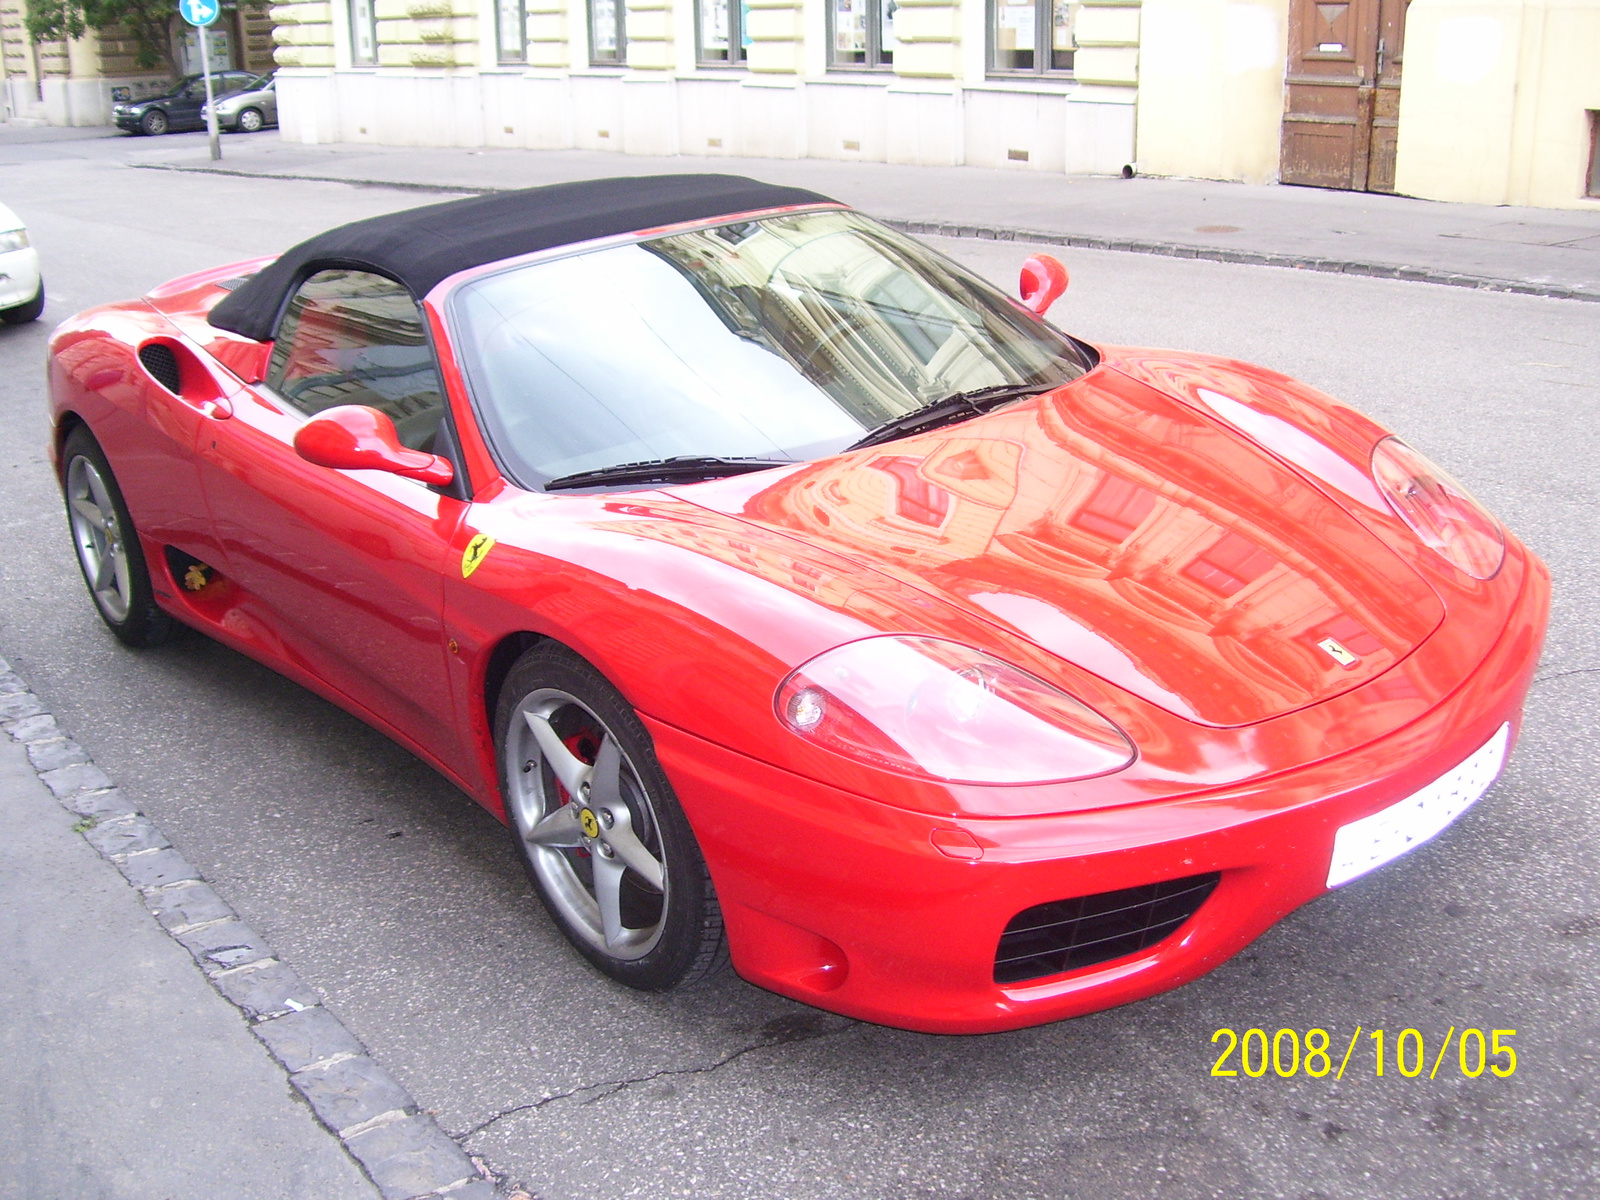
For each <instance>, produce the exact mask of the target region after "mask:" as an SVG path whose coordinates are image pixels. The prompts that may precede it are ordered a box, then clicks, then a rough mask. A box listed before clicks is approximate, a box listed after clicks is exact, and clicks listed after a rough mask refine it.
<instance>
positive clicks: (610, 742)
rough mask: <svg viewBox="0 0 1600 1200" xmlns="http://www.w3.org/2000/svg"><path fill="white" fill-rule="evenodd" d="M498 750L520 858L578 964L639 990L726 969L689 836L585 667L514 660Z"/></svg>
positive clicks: (649, 754) (617, 704)
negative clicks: (578, 956)
mask: <svg viewBox="0 0 1600 1200" xmlns="http://www.w3.org/2000/svg"><path fill="white" fill-rule="evenodd" d="M495 745H496V748H497V750H498V751H499V758H500V786H501V794H502V795H503V796H504V797H505V801H506V816H507V823H508V824H509V826H510V828H511V834H512V840H513V841H514V843H515V844H516V847H517V853H518V855H519V856H520V857H521V859H522V861H523V865H524V866H525V867H526V868H527V870H528V875H529V877H530V878H531V879H532V880H533V885H534V887H535V888H536V889H537V890H538V893H539V898H540V899H541V900H542V901H543V902H544V906H545V908H546V909H548V910H549V912H550V915H551V916H552V917H554V918H555V921H556V924H557V925H558V926H559V927H560V929H561V932H562V933H563V934H565V935H566V937H567V940H568V941H570V942H571V943H572V944H573V946H574V947H576V948H577V950H578V952H579V953H580V954H582V955H583V956H584V957H585V958H587V959H588V960H589V961H590V962H591V963H593V964H594V965H595V966H596V967H598V968H599V969H600V970H601V971H603V972H605V974H607V975H609V976H610V977H611V978H613V979H615V980H617V981H618V982H619V983H625V984H627V985H628V986H629V987H634V988H639V989H641V990H644V991H666V990H667V989H669V988H673V987H677V986H679V985H681V984H686V983H692V982H694V981H696V980H698V979H700V978H702V977H704V976H706V975H709V974H711V973H713V972H714V971H716V970H718V969H719V968H720V967H721V966H722V965H723V964H725V963H726V961H727V950H726V944H725V940H724V938H723V931H722V912H721V909H720V908H719V907H718V904H717V897H716V893H715V891H714V890H713V889H712V886H711V877H710V875H709V874H708V873H707V871H706V865H705V860H704V859H703V858H702V857H701V855H700V848H699V845H698V844H697V843H696V842H695V838H694V833H693V832H692V831H691V830H690V828H689V822H688V820H687V818H685V816H684V815H683V810H682V809H681V808H679V806H678V802H677V799H676V797H675V796H674V795H673V792H672V787H671V785H670V784H669V783H668V782H667V778H666V775H665V774H664V773H663V772H662V770H661V765H660V764H659V763H658V762H657V761H656V756H655V752H654V751H653V750H652V749H651V746H650V737H649V734H648V733H647V732H646V731H645V728H644V726H643V724H642V723H641V722H640V721H639V718H638V716H637V714H635V713H634V711H633V709H632V708H631V707H630V706H629V705H628V702H627V701H626V700H624V699H623V698H622V696H621V694H620V693H618V691H617V690H616V689H615V688H614V687H612V686H611V684H610V683H608V682H607V681H606V679H605V678H604V677H603V676H602V675H601V674H600V673H599V672H598V671H596V670H595V669H594V667H592V666H591V665H590V664H589V663H587V662H586V661H584V660H583V659H582V658H580V657H578V656H577V655H576V654H574V653H572V652H571V651H570V650H567V649H565V648H564V647H561V646H557V645H555V644H554V643H545V644H544V645H540V646H536V647H534V648H533V649H532V650H530V651H528V652H527V653H526V654H524V655H523V656H522V658H521V659H519V660H518V661H517V663H516V665H515V666H513V667H512V669H511V672H510V674H509V675H508V676H507V678H506V682H505V685H504V687H503V689H502V691H501V693H500V704H499V708H498V711H497V713H496V721H495Z"/></svg>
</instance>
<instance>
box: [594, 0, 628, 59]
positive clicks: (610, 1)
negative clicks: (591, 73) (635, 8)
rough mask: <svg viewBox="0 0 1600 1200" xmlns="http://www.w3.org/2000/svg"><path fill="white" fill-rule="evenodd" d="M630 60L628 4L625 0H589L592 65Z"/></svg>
mask: <svg viewBox="0 0 1600 1200" xmlns="http://www.w3.org/2000/svg"><path fill="white" fill-rule="evenodd" d="M627 63H628V29H627V7H626V5H624V3H623V0H589V65H590V66H591V67H622V66H626V65H627Z"/></svg>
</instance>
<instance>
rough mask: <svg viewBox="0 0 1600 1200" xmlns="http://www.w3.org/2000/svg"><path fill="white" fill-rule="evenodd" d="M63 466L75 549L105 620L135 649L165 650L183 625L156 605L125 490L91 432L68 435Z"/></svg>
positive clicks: (81, 429) (82, 429) (84, 428)
mask: <svg viewBox="0 0 1600 1200" xmlns="http://www.w3.org/2000/svg"><path fill="white" fill-rule="evenodd" d="M61 461H62V464H63V467H64V471H63V479H64V482H65V484H66V493H67V523H68V525H69V526H70V527H71V529H72V544H73V548H74V549H76V550H77V552H78V567H79V568H80V569H81V570H82V571H83V581H84V583H86V584H88V585H89V595H90V596H91V597H92V598H93V600H94V606H95V608H96V610H98V612H99V613H100V618H101V620H103V621H104V622H105V623H106V625H107V627H108V628H110V630H111V632H112V633H114V634H116V635H117V638H118V639H119V640H120V641H122V642H124V643H125V644H127V645H129V646H158V645H160V644H161V643H162V642H165V641H167V640H168V639H169V638H171V637H172V635H173V634H174V633H175V632H177V629H178V623H177V622H176V621H174V620H173V619H172V618H171V617H170V616H168V615H167V614H166V613H165V612H163V611H162V610H161V608H160V606H158V605H157V604H156V598H155V592H154V591H153V589H152V588H151V586H150V571H149V568H148V567H147V566H146V565H145V559H144V550H143V548H142V547H141V546H140V545H139V534H138V532H137V531H136V530H135V529H134V527H133V518H132V517H130V516H129V515H128V506H127V504H126V503H125V502H124V501H123V499H122V489H121V488H119V487H118V486H117V478H116V476H115V475H113V474H112V473H111V464H110V463H108V462H107V461H106V456H105V452H104V451H102V450H101V449H100V443H99V442H97V441H95V440H94V435H93V434H91V433H90V432H89V429H88V427H87V426H85V425H80V426H78V428H76V429H74V430H73V431H72V433H71V434H69V435H68V437H67V442H66V445H65V446H64V447H62V452H61Z"/></svg>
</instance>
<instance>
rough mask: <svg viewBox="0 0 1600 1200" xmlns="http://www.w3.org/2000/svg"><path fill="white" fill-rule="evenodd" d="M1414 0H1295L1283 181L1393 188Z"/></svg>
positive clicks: (1291, 19)
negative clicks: (1403, 68)
mask: <svg viewBox="0 0 1600 1200" xmlns="http://www.w3.org/2000/svg"><path fill="white" fill-rule="evenodd" d="M1408 3H1410V0H1350V2H1349V3H1327V2H1326V0H1291V4H1290V7H1289V77H1288V89H1287V97H1286V101H1285V106H1284V114H1283V151H1282V163H1281V167H1280V171H1279V177H1280V178H1281V179H1282V180H1283V182H1284V183H1299V184H1306V185H1309V186H1311V187H1327V188H1345V189H1348V190H1351V191H1357V192H1392V191H1394V151H1395V140H1396V136H1397V130H1398V125H1399V122H1398V117H1399V113H1400V58H1401V50H1402V47H1403V45H1404V40H1405V24H1406V5H1407V4H1408Z"/></svg>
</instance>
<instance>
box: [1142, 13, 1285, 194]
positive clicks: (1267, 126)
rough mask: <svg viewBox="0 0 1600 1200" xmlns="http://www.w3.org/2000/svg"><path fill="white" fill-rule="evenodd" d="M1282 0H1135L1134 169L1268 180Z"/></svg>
mask: <svg viewBox="0 0 1600 1200" xmlns="http://www.w3.org/2000/svg"><path fill="white" fill-rule="evenodd" d="M1288 13H1289V0H1144V10H1143V23H1142V24H1143V27H1142V29H1141V32H1140V39H1139V59H1140V70H1139V119H1138V141H1137V154H1138V159H1139V170H1140V171H1141V172H1143V173H1146V174H1151V175H1184V176H1192V177H1195V178H1200V179H1234V180H1242V181H1244V182H1246V183H1273V182H1276V181H1277V178H1278V142H1279V137H1280V132H1281V130H1282V126H1283V77H1284V62H1285V59H1286V56H1287V53H1288V49H1287V48H1288Z"/></svg>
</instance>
